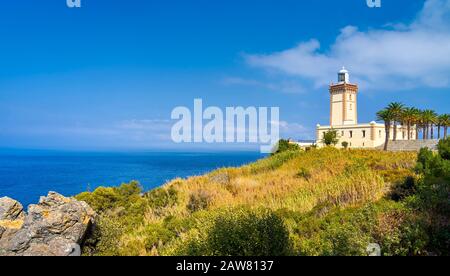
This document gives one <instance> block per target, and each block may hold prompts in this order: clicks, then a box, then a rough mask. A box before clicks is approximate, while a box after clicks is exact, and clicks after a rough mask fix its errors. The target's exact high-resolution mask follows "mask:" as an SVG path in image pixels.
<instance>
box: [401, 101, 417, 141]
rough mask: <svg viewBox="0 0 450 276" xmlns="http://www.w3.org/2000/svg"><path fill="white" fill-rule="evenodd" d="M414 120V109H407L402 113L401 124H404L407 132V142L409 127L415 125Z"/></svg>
mask: <svg viewBox="0 0 450 276" xmlns="http://www.w3.org/2000/svg"><path fill="white" fill-rule="evenodd" d="M415 120H416V109H415V108H413V107H407V108H405V109H404V110H403V113H402V122H403V123H402V124H403V125H404V124H406V128H407V131H408V140H411V127H412V126H413V125H414V124H415Z"/></svg>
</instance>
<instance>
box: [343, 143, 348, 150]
mask: <svg viewBox="0 0 450 276" xmlns="http://www.w3.org/2000/svg"><path fill="white" fill-rule="evenodd" d="M342 147H343V148H344V149H348V142H347V141H344V142H342Z"/></svg>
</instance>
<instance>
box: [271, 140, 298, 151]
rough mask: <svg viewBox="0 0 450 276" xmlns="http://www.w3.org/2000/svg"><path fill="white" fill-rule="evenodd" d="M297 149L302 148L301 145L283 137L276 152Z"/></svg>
mask: <svg viewBox="0 0 450 276" xmlns="http://www.w3.org/2000/svg"><path fill="white" fill-rule="evenodd" d="M295 150H300V147H299V146H298V145H297V144H293V143H291V142H290V141H289V140H284V139H281V140H280V141H278V144H277V151H276V152H275V153H274V154H279V153H282V152H286V151H295Z"/></svg>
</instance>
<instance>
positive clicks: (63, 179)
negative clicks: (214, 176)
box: [0, 151, 264, 206]
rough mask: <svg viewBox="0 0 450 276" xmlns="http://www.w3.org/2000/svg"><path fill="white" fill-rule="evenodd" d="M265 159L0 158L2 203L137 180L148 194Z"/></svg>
mask: <svg viewBox="0 0 450 276" xmlns="http://www.w3.org/2000/svg"><path fill="white" fill-rule="evenodd" d="M263 157H264V156H263V155H261V154H260V153H256V152H239V153H234V152H233V153H230V152H222V153H154V152H146V153H75V152H51V151H7V152H0V197H3V196H8V197H11V198H14V199H16V200H18V201H20V202H21V203H22V204H23V205H24V206H27V205H29V204H32V203H37V201H38V200H39V197H40V196H42V195H47V193H48V192H49V191H55V192H58V193H61V194H63V195H65V196H73V195H76V194H79V193H81V192H84V191H87V190H93V189H95V188H96V187H99V186H117V185H120V184H121V183H127V182H130V181H132V180H137V181H139V182H140V183H141V185H142V186H143V188H144V189H145V190H150V189H153V188H155V187H158V186H161V185H163V184H164V183H166V182H167V181H169V180H171V179H174V178H176V177H183V178H184V177H188V176H194V175H200V174H204V173H206V172H209V171H212V170H215V169H217V168H221V167H229V166H241V165H243V164H247V163H250V162H253V161H256V160H258V159H260V158H263Z"/></svg>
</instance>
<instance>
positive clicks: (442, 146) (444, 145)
mask: <svg viewBox="0 0 450 276" xmlns="http://www.w3.org/2000/svg"><path fill="white" fill-rule="evenodd" d="M438 150H439V155H440V156H441V157H442V158H443V159H445V160H450V137H449V138H446V139H443V140H440V141H439V144H438Z"/></svg>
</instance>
